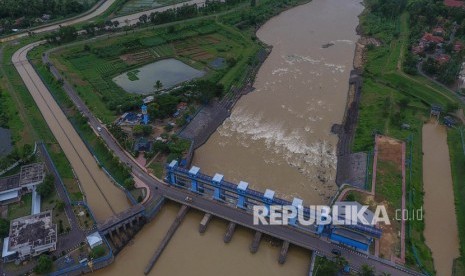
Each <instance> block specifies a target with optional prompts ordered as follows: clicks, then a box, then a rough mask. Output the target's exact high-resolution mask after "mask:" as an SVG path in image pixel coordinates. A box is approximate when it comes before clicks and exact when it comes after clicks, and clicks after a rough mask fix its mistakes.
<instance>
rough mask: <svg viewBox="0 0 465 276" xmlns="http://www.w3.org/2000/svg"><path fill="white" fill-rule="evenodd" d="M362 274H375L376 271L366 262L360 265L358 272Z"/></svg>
mask: <svg viewBox="0 0 465 276" xmlns="http://www.w3.org/2000/svg"><path fill="white" fill-rule="evenodd" d="M358 275H360V276H374V275H375V273H374V271H373V267H371V266H369V265H367V264H364V265H362V266H361V267H360V272H359V273H358Z"/></svg>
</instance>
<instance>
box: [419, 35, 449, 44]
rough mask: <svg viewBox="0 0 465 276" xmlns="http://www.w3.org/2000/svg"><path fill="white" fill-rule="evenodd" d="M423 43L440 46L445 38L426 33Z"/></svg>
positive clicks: (422, 39)
mask: <svg viewBox="0 0 465 276" xmlns="http://www.w3.org/2000/svg"><path fill="white" fill-rule="evenodd" d="M421 41H423V42H424V43H434V44H438V43H443V42H444V38H442V37H440V36H435V35H433V34H432V33H425V34H424V35H423V37H422V38H421Z"/></svg>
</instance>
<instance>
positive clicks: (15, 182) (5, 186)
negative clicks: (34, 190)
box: [0, 174, 20, 192]
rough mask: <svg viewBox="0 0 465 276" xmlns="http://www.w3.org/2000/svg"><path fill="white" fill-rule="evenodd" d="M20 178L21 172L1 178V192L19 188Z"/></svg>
mask: <svg viewBox="0 0 465 276" xmlns="http://www.w3.org/2000/svg"><path fill="white" fill-rule="evenodd" d="M19 179H20V177H19V174H16V175H13V176H8V177H5V178H0V192H4V191H8V190H13V189H16V188H19V182H20V181H19Z"/></svg>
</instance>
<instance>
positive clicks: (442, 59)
mask: <svg viewBox="0 0 465 276" xmlns="http://www.w3.org/2000/svg"><path fill="white" fill-rule="evenodd" d="M434 60H436V62H437V63H439V65H443V64H445V63H447V62H449V60H450V56H449V55H446V54H438V55H435V56H434Z"/></svg>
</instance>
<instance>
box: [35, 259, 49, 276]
mask: <svg viewBox="0 0 465 276" xmlns="http://www.w3.org/2000/svg"><path fill="white" fill-rule="evenodd" d="M52 264H53V262H52V259H51V258H50V257H49V256H47V255H41V256H40V257H39V260H38V261H37V265H36V267H35V268H34V271H35V272H36V273H38V274H46V273H47V272H50V270H52Z"/></svg>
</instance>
